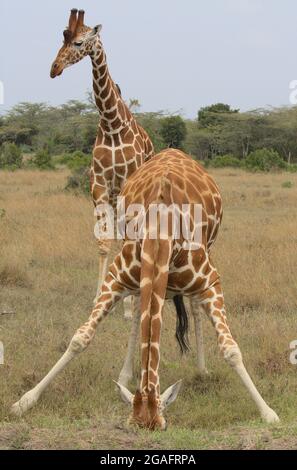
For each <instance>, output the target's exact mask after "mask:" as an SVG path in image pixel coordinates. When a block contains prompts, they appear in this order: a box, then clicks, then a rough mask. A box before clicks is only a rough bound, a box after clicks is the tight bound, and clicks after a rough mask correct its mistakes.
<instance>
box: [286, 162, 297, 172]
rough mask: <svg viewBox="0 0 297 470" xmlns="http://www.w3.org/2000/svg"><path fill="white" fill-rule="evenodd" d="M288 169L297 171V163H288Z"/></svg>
mask: <svg viewBox="0 0 297 470" xmlns="http://www.w3.org/2000/svg"><path fill="white" fill-rule="evenodd" d="M287 170H288V171H289V172H290V173H297V163H291V164H290V165H289V164H288V165H287Z"/></svg>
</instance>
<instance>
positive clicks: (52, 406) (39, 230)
mask: <svg viewBox="0 0 297 470" xmlns="http://www.w3.org/2000/svg"><path fill="white" fill-rule="evenodd" d="M213 174H214V176H215V178H216V180H217V182H218V183H219V186H220V188H221V191H222V194H223V199H224V207H225V214H224V221H223V226H222V230H221V233H220V236H219V240H218V242H217V244H216V247H215V250H214V253H213V258H214V261H215V264H216V265H217V266H218V268H219V271H220V273H221V275H222V280H223V286H224V289H225V296H226V304H227V309H228V316H229V323H230V325H231V328H232V330H233V333H234V335H235V337H236V339H237V340H238V342H239V344H240V346H241V349H242V352H243V355H244V359H245V362H246V365H247V368H248V369H249V371H250V373H251V375H252V376H253V378H254V379H255V381H256V383H257V385H258V386H259V388H260V390H261V391H262V393H263V395H264V397H265V399H266V400H267V401H268V402H269V404H271V406H273V407H274V408H275V409H276V411H277V412H278V414H279V415H280V417H281V419H282V424H281V425H280V426H274V427H272V428H271V427H267V426H266V425H263V424H261V423H260V420H259V418H258V414H257V411H256V410H255V407H254V405H253V403H252V402H251V401H250V399H249V398H248V396H247V394H246V392H245V391H244V390H243V389H242V386H241V384H240V383H239V381H238V379H237V378H236V377H235V376H234V375H233V372H232V371H231V370H229V369H228V366H227V365H226V364H225V363H224V362H223V361H222V359H221V358H220V357H219V356H218V353H217V348H216V340H215V336H214V332H213V330H212V327H211V325H209V324H208V322H205V334H206V347H207V363H208V369H209V370H210V372H211V374H210V376H209V377H207V378H205V379H201V378H198V377H197V376H196V372H195V354H194V341H193V338H192V344H193V348H192V352H191V353H190V354H189V356H188V357H186V358H183V359H181V358H180V356H179V352H178V348H177V346H176V343H175V340H174V322H175V319H174V315H173V313H172V312H171V310H170V309H169V308H168V307H167V308H166V311H165V313H164V317H165V326H164V332H163V338H162V364H161V380H162V387H166V386H168V385H169V384H171V383H172V382H174V381H176V380H177V379H179V378H184V387H183V391H182V393H181V395H180V397H179V399H178V400H177V402H176V404H175V405H173V406H172V408H171V409H170V410H169V413H168V418H169V425H170V427H169V431H168V432H167V433H164V434H159V433H153V434H147V433H144V432H140V431H137V432H135V431H133V430H129V429H127V428H126V426H125V419H126V417H127V412H128V410H127V409H126V408H125V406H124V405H122V404H121V402H120V400H119V397H118V395H117V393H116V392H115V391H114V387H113V384H112V379H115V378H117V375H118V373H119V370H120V368H121V365H122V361H123V358H124V354H125V350H126V345H127V340H128V334H129V328H130V323H129V322H126V321H125V320H124V319H123V316H122V315H121V312H119V311H117V312H116V313H115V314H112V315H111V316H110V317H109V318H108V319H107V320H106V321H105V323H103V325H102V328H101V329H100V331H98V334H97V336H96V339H95V340H94V343H93V344H92V345H91V347H90V348H89V350H88V351H87V352H86V353H85V354H83V355H82V356H80V357H79V358H78V359H77V360H76V361H75V362H74V363H73V364H71V365H70V367H69V368H68V370H67V371H66V372H64V373H63V374H61V376H60V377H58V378H57V380H56V381H55V382H54V383H53V384H52V386H51V387H50V388H49V389H48V391H47V392H46V393H45V395H44V396H43V398H42V399H41V401H40V403H39V404H38V406H37V407H36V408H35V409H34V410H32V411H31V412H30V413H29V414H28V415H27V416H26V417H25V418H24V419H22V420H16V419H11V418H10V417H9V415H8V410H9V406H10V405H11V404H12V403H13V402H14V401H15V400H16V399H17V398H19V397H20V395H21V394H22V393H23V392H24V391H27V390H28V388H30V387H31V386H32V385H33V384H35V383H36V382H37V381H38V380H39V379H40V378H41V377H42V376H43V375H44V374H45V372H47V371H48V369H49V368H50V367H51V366H52V365H53V363H54V362H55V361H56V360H57V359H58V358H59V356H60V354H61V352H63V351H64V350H65V348H66V346H67V343H68V341H69V339H70V338H71V336H72V334H73V332H74V331H75V329H76V328H77V327H78V326H79V325H80V323H81V322H82V321H84V319H85V318H86V316H87V315H88V314H89V312H90V309H91V305H92V299H93V297H94V294H95V290H96V278H97V257H96V245H95V242H94V239H93V222H94V221H93V217H92V215H93V210H92V203H91V201H90V200H88V199H87V198H84V197H78V196H74V195H71V194H68V193H65V192H64V191H63V188H64V186H65V181H66V177H67V173H66V172H65V171H61V172H41V173H40V172H37V171H34V172H29V171H18V172H15V173H8V172H4V173H1V174H0V228H1V230H0V312H1V311H4V310H5V311H15V312H16V315H13V316H3V317H1V316H0V340H2V342H3V343H4V346H5V365H4V366H0V421H1V422H2V424H1V425H0V448H1V447H2V448H63V447H67V448H71V447H75V448H108V447H109V448H123V449H125V448H141V447H146V448H157V449H160V448H181V449H185V448H271V447H273V446H275V447H282V448H286V447H288V448H292V447H294V446H295V447H297V425H296V424H295V423H296V419H297V410H296V393H297V392H296V390H297V369H296V366H292V365H291V364H290V363H289V344H290V342H291V341H293V340H295V339H297V329H296V323H297V320H296V310H297V297H296V283H295V282H294V280H295V277H296V269H297V268H296V266H297V250H296V241H297V222H296V220H297V218H296V216H297V207H296V200H297V175H290V176H288V175H286V174H273V175H258V174H248V173H244V172H241V171H237V170H234V171H233V170H231V171H230V170H215V171H213ZM288 178H289V179H290V180H291V182H292V183H293V186H292V187H291V188H285V187H283V183H284V182H285V181H287V180H288ZM2 209H4V211H3V210H2Z"/></svg>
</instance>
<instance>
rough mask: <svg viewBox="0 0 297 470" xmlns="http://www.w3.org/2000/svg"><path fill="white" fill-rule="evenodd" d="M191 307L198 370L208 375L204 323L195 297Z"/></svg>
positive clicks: (191, 301) (192, 299) (201, 373)
mask: <svg viewBox="0 0 297 470" xmlns="http://www.w3.org/2000/svg"><path fill="white" fill-rule="evenodd" d="M190 309H191V313H192V315H193V318H194V330H195V338H196V352H197V372H198V374H199V375H207V374H208V370H207V368H206V364H205V349H204V339H203V324H202V315H201V307H200V305H199V302H197V300H195V299H194V298H193V297H192V298H190Z"/></svg>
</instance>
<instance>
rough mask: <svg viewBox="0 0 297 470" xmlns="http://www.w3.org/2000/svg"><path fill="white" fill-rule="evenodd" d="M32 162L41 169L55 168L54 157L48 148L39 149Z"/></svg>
mask: <svg viewBox="0 0 297 470" xmlns="http://www.w3.org/2000/svg"><path fill="white" fill-rule="evenodd" d="M31 162H32V164H33V165H34V166H36V167H37V168H40V169H41V170H52V169H53V168H54V165H53V162H52V157H51V155H50V153H49V151H48V149H42V150H39V151H38V152H37V153H36V155H35V157H34V158H33V159H32V160H31Z"/></svg>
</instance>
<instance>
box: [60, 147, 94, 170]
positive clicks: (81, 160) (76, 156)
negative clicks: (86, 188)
mask: <svg viewBox="0 0 297 470" xmlns="http://www.w3.org/2000/svg"><path fill="white" fill-rule="evenodd" d="M57 162H58V163H60V164H62V165H66V166H67V167H68V168H70V170H74V171H76V170H80V169H81V168H86V167H88V166H90V165H91V156H90V155H88V154H86V153H83V152H81V151H80V150H77V151H76V152H73V153H66V154H65V155H63V156H62V157H60V158H59V159H57Z"/></svg>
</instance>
